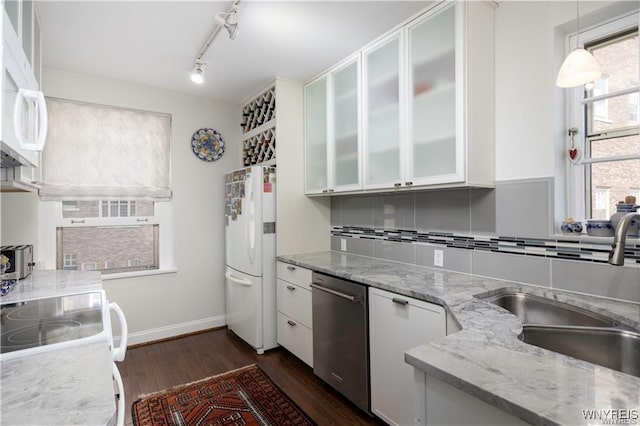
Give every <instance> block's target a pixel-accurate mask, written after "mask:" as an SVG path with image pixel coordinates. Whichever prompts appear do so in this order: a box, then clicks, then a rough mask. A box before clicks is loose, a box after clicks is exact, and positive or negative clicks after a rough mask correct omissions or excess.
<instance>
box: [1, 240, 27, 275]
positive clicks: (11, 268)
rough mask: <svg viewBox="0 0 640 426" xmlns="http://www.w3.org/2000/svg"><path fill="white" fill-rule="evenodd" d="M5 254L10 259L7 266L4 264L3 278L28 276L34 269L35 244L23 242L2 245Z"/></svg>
mask: <svg viewBox="0 0 640 426" xmlns="http://www.w3.org/2000/svg"><path fill="white" fill-rule="evenodd" d="M0 250H1V252H2V255H3V256H6V257H7V259H8V261H7V263H6V268H5V267H4V266H5V265H3V271H2V279H16V280H21V279H23V278H26V277H28V276H29V275H30V274H31V272H32V271H33V265H35V264H34V263H33V246H32V245H31V244H23V245H19V246H2V247H0Z"/></svg>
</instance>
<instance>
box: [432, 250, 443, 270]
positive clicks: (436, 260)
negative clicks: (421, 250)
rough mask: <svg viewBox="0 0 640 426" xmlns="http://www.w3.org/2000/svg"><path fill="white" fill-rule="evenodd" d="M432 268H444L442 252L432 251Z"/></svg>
mask: <svg viewBox="0 0 640 426" xmlns="http://www.w3.org/2000/svg"><path fill="white" fill-rule="evenodd" d="M433 266H444V252H443V251H442V250H434V251H433Z"/></svg>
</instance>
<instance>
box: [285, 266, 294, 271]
mask: <svg viewBox="0 0 640 426" xmlns="http://www.w3.org/2000/svg"><path fill="white" fill-rule="evenodd" d="M287 269H288V270H290V271H295V270H296V267H295V266H287Z"/></svg>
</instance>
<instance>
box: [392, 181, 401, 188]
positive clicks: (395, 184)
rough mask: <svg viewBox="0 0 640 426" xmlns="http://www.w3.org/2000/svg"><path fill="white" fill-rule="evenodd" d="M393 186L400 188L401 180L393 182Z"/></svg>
mask: <svg viewBox="0 0 640 426" xmlns="http://www.w3.org/2000/svg"><path fill="white" fill-rule="evenodd" d="M393 186H395V187H396V188H400V187H401V186H402V182H398V183H394V184H393Z"/></svg>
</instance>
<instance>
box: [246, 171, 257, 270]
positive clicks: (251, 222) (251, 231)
mask: <svg viewBox="0 0 640 426" xmlns="http://www.w3.org/2000/svg"><path fill="white" fill-rule="evenodd" d="M245 187H246V190H247V200H249V206H248V207H249V212H248V213H249V214H248V215H247V228H246V232H247V237H248V238H247V240H248V242H249V244H248V245H247V250H248V252H249V262H251V264H252V265H253V263H254V261H255V251H256V205H255V199H254V197H253V178H252V177H251V175H247V178H246V180H245Z"/></svg>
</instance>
